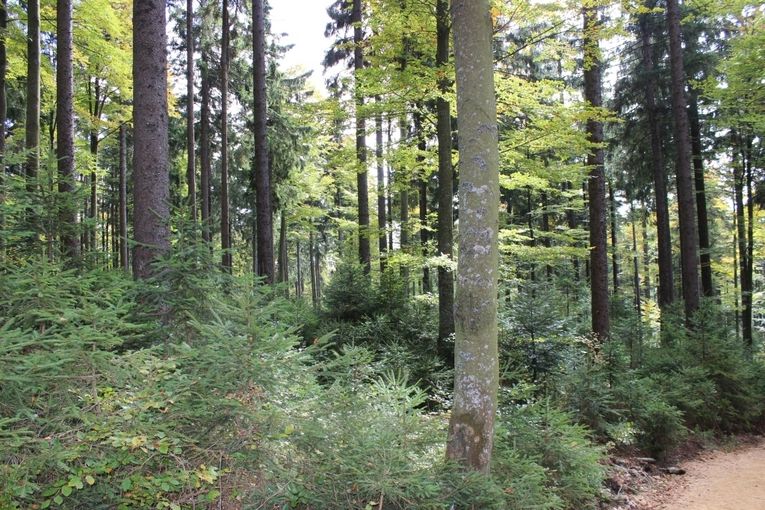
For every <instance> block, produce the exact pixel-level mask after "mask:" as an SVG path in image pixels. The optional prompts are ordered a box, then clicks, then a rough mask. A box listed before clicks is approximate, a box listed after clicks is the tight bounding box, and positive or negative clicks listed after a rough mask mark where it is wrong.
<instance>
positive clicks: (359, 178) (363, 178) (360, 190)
mask: <svg viewBox="0 0 765 510" xmlns="http://www.w3.org/2000/svg"><path fill="white" fill-rule="evenodd" d="M361 3H362V1H361V0H353V12H352V15H351V22H352V23H353V44H354V46H353V69H354V71H355V76H356V85H355V92H354V94H355V96H356V161H357V163H358V168H357V169H356V191H357V194H358V212H359V261H360V262H361V264H362V265H363V266H364V272H365V273H369V271H370V270H371V268H372V264H371V255H370V249H369V189H368V185H367V141H366V121H365V119H364V116H363V114H362V112H361V109H362V108H363V106H364V95H363V94H362V91H361V86H360V74H361V70H362V69H364V50H363V48H362V44H363V42H364V29H363V27H362V8H361Z"/></svg>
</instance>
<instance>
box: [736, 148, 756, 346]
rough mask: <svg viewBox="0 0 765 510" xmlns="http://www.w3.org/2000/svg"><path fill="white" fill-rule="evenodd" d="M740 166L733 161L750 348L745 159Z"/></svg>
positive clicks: (746, 334)
mask: <svg viewBox="0 0 765 510" xmlns="http://www.w3.org/2000/svg"><path fill="white" fill-rule="evenodd" d="M741 152H742V161H741V163H740V164H739V163H738V158H735V159H734V161H733V183H734V190H735V203H736V229H737V232H736V234H737V237H738V262H739V279H740V281H741V305H742V310H741V334H742V336H743V339H744V346H746V347H747V348H749V347H750V346H751V345H752V321H751V313H749V312H750V311H751V300H752V284H751V281H750V278H749V276H750V275H749V251H748V250H747V238H748V236H747V232H746V224H747V223H746V216H745V211H746V209H745V206H744V181H745V173H746V168H745V167H746V161H745V157H743V152H744V151H743V149H742V150H741Z"/></svg>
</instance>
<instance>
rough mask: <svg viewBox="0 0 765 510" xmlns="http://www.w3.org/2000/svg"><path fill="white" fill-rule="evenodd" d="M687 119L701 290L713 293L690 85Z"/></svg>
mask: <svg viewBox="0 0 765 510" xmlns="http://www.w3.org/2000/svg"><path fill="white" fill-rule="evenodd" d="M688 99H689V101H688V121H689V123H690V127H691V154H692V157H693V177H694V184H695V187H696V219H697V221H698V226H699V260H700V262H701V291H702V293H703V295H704V296H706V297H712V296H714V295H715V288H714V283H713V281H712V255H711V253H710V249H711V244H710V239H709V219H708V214H707V195H706V187H705V183H704V155H703V154H702V146H701V123H700V120H699V101H698V91H697V90H696V89H695V88H694V87H690V94H689V97H688Z"/></svg>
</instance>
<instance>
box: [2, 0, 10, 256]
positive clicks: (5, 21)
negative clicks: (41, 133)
mask: <svg viewBox="0 0 765 510" xmlns="http://www.w3.org/2000/svg"><path fill="white" fill-rule="evenodd" d="M7 26H8V3H7V1H6V0H0V34H5V31H6V29H7ZM7 69H8V57H7V52H6V48H5V37H0V232H2V231H4V230H5V217H4V216H3V213H2V208H3V205H4V203H5V120H6V114H7V110H8V108H7V104H6V101H7V100H6V95H5V80H6V78H5V76H6V71H7ZM3 263H5V238H4V237H3V236H0V264H3Z"/></svg>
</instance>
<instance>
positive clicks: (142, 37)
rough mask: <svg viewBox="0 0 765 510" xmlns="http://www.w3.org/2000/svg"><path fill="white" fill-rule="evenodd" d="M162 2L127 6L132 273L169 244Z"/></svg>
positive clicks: (140, 0) (140, 272)
mask: <svg viewBox="0 0 765 510" xmlns="http://www.w3.org/2000/svg"><path fill="white" fill-rule="evenodd" d="M165 26H166V18H165V2H163V1H160V0H135V2H134V4H133V102H134V104H133V126H134V135H133V146H134V147H136V148H137V149H136V150H134V151H133V225H134V226H133V234H134V236H135V240H136V248H135V252H134V253H133V275H134V276H136V277H137V278H147V277H148V276H150V275H151V274H152V268H151V263H152V261H154V260H155V259H156V258H157V257H158V256H159V255H161V254H163V253H165V252H166V251H167V250H169V248H170V229H169V224H168V222H169V219H170V208H169V205H170V204H169V199H170V175H169V168H168V114H167V54H166V47H167V36H166V34H165Z"/></svg>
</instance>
